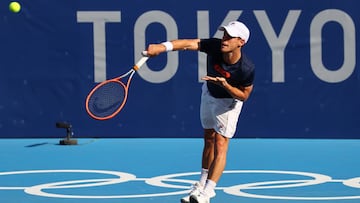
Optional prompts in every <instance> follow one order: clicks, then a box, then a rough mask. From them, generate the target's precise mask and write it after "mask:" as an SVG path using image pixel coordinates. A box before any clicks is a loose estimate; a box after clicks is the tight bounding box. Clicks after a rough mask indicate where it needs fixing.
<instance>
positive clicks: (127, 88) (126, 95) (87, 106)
mask: <svg viewBox="0 0 360 203" xmlns="http://www.w3.org/2000/svg"><path fill="white" fill-rule="evenodd" d="M148 59H149V57H147V56H143V57H142V58H141V59H140V60H139V61H138V62H137V63H136V64H135V65H134V66H133V67H132V68H131V69H130V70H129V71H128V72H127V73H125V74H123V75H121V76H119V77H116V78H112V79H109V80H105V81H103V82H100V83H99V84H97V85H96V86H95V87H94V88H93V89H92V90H91V91H90V92H89V94H88V95H87V97H86V101H85V107H86V112H87V113H88V114H89V116H90V117H92V118H94V119H96V120H108V119H111V118H113V117H114V116H116V115H117V114H118V113H119V112H120V111H121V110H122V109H123V107H124V106H125V103H126V100H127V98H128V92H129V86H130V82H131V79H132V77H133V76H134V74H135V72H136V71H138V70H139V69H140V67H141V66H142V65H143V64H144V63H145V62H146V61H147V60H148ZM128 75H130V76H129V78H128V80H127V82H126V85H125V84H124V83H123V82H122V81H121V79H122V78H124V77H126V76H128ZM111 82H115V83H118V84H120V85H121V86H122V87H123V88H124V99H123V101H122V103H121V105H120V106H119V107H118V108H117V109H116V111H114V112H113V113H112V114H110V115H108V116H104V117H101V116H96V115H94V114H93V113H92V112H91V110H90V108H89V101H90V98H91V96H92V95H93V94H94V92H96V90H98V89H99V88H100V87H102V86H104V85H106V84H108V83H111Z"/></svg>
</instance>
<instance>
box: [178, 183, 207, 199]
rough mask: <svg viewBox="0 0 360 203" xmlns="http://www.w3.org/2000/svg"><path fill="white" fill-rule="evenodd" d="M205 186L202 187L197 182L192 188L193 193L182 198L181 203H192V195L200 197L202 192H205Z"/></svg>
mask: <svg viewBox="0 0 360 203" xmlns="http://www.w3.org/2000/svg"><path fill="white" fill-rule="evenodd" d="M203 189H204V188H203V186H201V185H200V183H199V182H196V183H195V184H193V185H192V186H191V191H190V193H189V194H188V195H186V196H185V197H183V198H181V200H180V201H181V203H190V196H191V195H196V196H197V195H200V191H201V190H203Z"/></svg>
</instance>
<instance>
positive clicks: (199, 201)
mask: <svg viewBox="0 0 360 203" xmlns="http://www.w3.org/2000/svg"><path fill="white" fill-rule="evenodd" d="M208 193H209V192H208ZM215 195H216V193H215V191H211V192H210V193H209V194H207V193H205V192H204V191H200V193H199V194H197V195H191V196H190V203H210V198H212V197H215Z"/></svg>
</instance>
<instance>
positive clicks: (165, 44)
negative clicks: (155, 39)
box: [161, 41, 174, 51]
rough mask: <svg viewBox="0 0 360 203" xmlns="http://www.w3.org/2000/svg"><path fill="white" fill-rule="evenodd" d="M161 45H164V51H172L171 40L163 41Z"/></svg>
mask: <svg viewBox="0 0 360 203" xmlns="http://www.w3.org/2000/svg"><path fill="white" fill-rule="evenodd" d="M161 44H162V45H164V46H165V47H166V51H172V50H173V49H174V46H173V44H172V43H171V42H169V41H168V42H163V43H161Z"/></svg>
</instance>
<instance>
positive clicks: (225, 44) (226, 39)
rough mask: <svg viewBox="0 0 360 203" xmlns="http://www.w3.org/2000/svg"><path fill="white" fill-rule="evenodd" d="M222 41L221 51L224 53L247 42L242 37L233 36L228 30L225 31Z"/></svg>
mask: <svg viewBox="0 0 360 203" xmlns="http://www.w3.org/2000/svg"><path fill="white" fill-rule="evenodd" d="M221 42H222V43H221V52H223V53H228V52H232V51H234V50H236V49H238V48H239V47H241V46H243V45H244V43H245V41H244V40H243V39H241V38H240V37H231V36H230V35H229V33H227V32H226V30H225V31H224V35H223V38H222V40H221Z"/></svg>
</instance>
